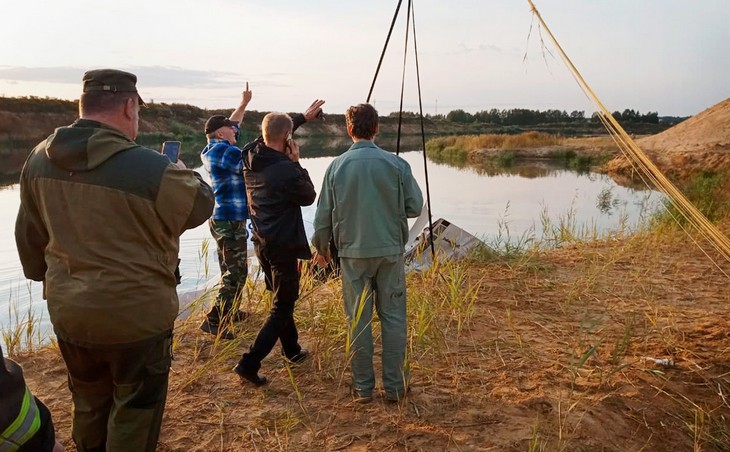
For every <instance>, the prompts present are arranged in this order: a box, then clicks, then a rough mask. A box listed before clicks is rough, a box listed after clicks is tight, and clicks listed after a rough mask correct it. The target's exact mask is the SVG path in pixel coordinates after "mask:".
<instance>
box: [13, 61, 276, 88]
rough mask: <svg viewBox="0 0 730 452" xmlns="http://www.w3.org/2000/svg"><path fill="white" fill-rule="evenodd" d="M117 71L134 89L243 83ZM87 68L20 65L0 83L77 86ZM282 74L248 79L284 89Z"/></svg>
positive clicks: (207, 75) (161, 71)
mask: <svg viewBox="0 0 730 452" xmlns="http://www.w3.org/2000/svg"><path fill="white" fill-rule="evenodd" d="M119 69H122V70H125V71H129V72H132V73H134V74H136V75H137V78H138V80H139V82H138V86H140V87H142V88H143V89H149V88H195V89H215V88H229V87H240V86H243V84H244V83H245V82H246V78H244V76H242V75H241V74H237V73H234V72H222V71H198V70H193V69H185V68H181V67H174V66H132V67H120V68H119ZM86 70H88V69H87V68H83V69H82V68H77V67H35V68H31V67H21V66H0V80H7V81H9V82H11V83H18V82H45V83H61V84H74V85H76V84H80V82H81V78H82V76H83V74H84V72H85V71H86ZM284 76H285V74H280V73H263V74H258V75H254V77H251V76H250V74H249V80H248V81H250V82H255V86H258V87H261V86H272V87H284V86H288V84H283V83H281V82H278V81H276V79H279V78H281V77H284Z"/></svg>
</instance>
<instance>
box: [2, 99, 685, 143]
mask: <svg viewBox="0 0 730 452" xmlns="http://www.w3.org/2000/svg"><path fill="white" fill-rule="evenodd" d="M231 111H232V108H229V109H226V110H208V109H203V108H199V107H196V106H194V105H187V104H166V103H158V102H148V104H147V107H146V108H143V109H142V111H141V112H140V136H142V137H148V138H151V139H162V140H164V139H171V137H181V136H187V137H196V138H197V139H199V140H202V141H204V136H203V134H202V130H203V125H204V123H205V120H206V119H207V118H208V117H209V116H210V115H213V114H230V112H231ZM264 114H265V112H258V111H256V110H250V111H248V112H247V113H246V121H245V122H244V124H243V130H242V133H244V135H245V136H249V137H255V136H256V135H258V134H259V133H260V132H259V126H260V124H261V120H262V118H263V116H264ZM325 115H326V122H320V121H316V122H313V123H308V124H307V125H306V126H305V127H303V128H302V129H301V130H300V131H299V132H298V134H299V135H307V136H321V137H326V136H343V137H347V130H346V127H345V117H344V115H343V114H342V113H340V114H333V113H332V112H327V111H325ZM398 116H399V113H398V112H393V113H390V114H388V115H386V116H382V117H381V119H380V136H381V137H387V136H390V135H393V136H395V135H396V134H398V129H399V121H398ZM613 116H614V117H615V118H616V119H617V120H618V121H619V122H620V123H621V124H622V125H623V126H624V128H626V130H627V131H628V132H629V133H634V134H644V135H646V134H654V133H658V132H661V131H662V130H664V129H666V128H668V127H670V126H672V125H673V124H676V123H677V122H680V121H681V120H683V119H686V118H673V117H660V116H659V114H658V113H657V112H647V113H641V112H639V111H636V110H633V109H626V110H624V111H622V112H619V111H616V112H614V113H613ZM76 117H78V101H71V100H62V99H54V98H47V97H46V98H42V97H36V96H29V97H0V142H7V141H9V140H19V139H25V140H31V139H37V138H40V137H43V136H47V134H48V133H50V131H52V130H53V129H54V128H55V127H59V126H62V125H66V124H70V123H71V122H73V120H74V119H75V118H76ZM424 119H425V121H424V122H425V132H426V134H427V135H429V136H441V135H471V134H494V133H497V134H499V133H503V134H519V133H522V132H526V131H539V132H546V133H552V134H558V135H563V136H591V135H602V134H605V133H606V131H605V129H604V127H603V125H602V124H601V123H600V121H599V119H598V117H597V115H596V114H593V115H592V116H590V117H586V114H585V112H583V111H573V112H571V113H568V112H566V111H561V110H544V111H541V110H530V109H524V108H513V109H507V110H499V109H496V108H492V109H490V110H482V111H479V112H476V113H469V112H467V111H464V110H462V109H458V110H453V111H450V112H449V113H448V114H446V115H430V114H427V115H425V117H424ZM420 132H421V128H420V121H419V119H418V114H417V113H414V112H403V121H402V133H403V135H420Z"/></svg>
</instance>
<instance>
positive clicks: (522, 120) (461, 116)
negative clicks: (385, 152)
mask: <svg viewBox="0 0 730 452" xmlns="http://www.w3.org/2000/svg"><path fill="white" fill-rule="evenodd" d="M397 115H398V113H397V112H395V113H391V115H390V116H397ZM403 115H404V116H409V117H417V116H418V114H417V113H413V112H403ZM612 116H613V117H614V118H615V119H616V120H617V121H620V122H622V123H632V124H660V123H662V124H669V125H672V124H677V123H679V122H682V121H683V120H685V119H687V117H676V116H659V113H658V112H656V111H650V112H647V113H641V112H639V111H637V110H634V109H629V108H627V109H626V110H624V111H623V112H620V111H614V112H613V113H612ZM425 117H426V118H429V119H442V120H446V121H450V122H455V123H458V124H473V123H482V124H499V125H504V126H531V125H538V124H571V123H585V122H592V123H596V124H599V123H600V119H599V118H598V113H593V114H592V115H591V117H590V118H586V114H585V111H578V110H574V111H572V112H570V113H568V112H567V111H565V110H562V111H561V110H545V111H540V110H529V109H525V108H513V109H509V110H499V109H497V108H492V109H491V110H482V111H479V112H476V113H473V114H472V113H469V112H467V111H464V110H461V109H459V110H451V111H450V112H449V113H448V114H446V115H429V114H426V115H425Z"/></svg>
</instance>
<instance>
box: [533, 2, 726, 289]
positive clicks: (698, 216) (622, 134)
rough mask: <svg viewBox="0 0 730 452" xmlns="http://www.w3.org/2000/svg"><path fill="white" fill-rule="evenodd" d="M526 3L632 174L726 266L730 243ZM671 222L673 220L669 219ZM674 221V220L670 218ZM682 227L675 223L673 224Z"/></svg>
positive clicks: (718, 266)
mask: <svg viewBox="0 0 730 452" xmlns="http://www.w3.org/2000/svg"><path fill="white" fill-rule="evenodd" d="M527 1H528V2H529V3H530V8H531V10H532V13H533V14H534V15H535V17H537V19H538V20H539V21H540V24H541V25H542V27H543V28H544V29H545V31H546V32H547V34H548V36H550V40H551V41H552V42H553V44H554V45H555V47H556V48H557V50H558V52H559V53H560V56H561V58H562V59H563V62H565V64H566V65H567V66H568V69H570V72H571V73H572V75H573V78H574V79H575V81H576V82H577V83H578V85H579V86H580V88H581V89H582V90H583V92H584V93H585V94H586V96H587V97H588V98H589V99H590V100H592V101H593V103H594V104H595V105H596V107H597V108H598V118H599V119H600V120H601V122H602V123H603V125H604V126H605V127H606V130H608V133H609V134H610V135H611V138H613V140H614V142H615V143H616V145H617V146H618V147H619V149H621V152H622V153H623V154H624V155H625V156H626V158H627V159H628V160H629V162H630V163H631V165H632V167H633V168H634V170H635V171H636V172H637V173H638V174H639V175H640V177H641V179H642V180H643V181H644V183H645V184H647V185H649V186H653V187H656V188H657V189H658V190H659V191H661V192H662V193H664V194H665V195H666V196H667V198H668V199H669V202H670V203H671V204H672V205H673V206H674V207H675V208H676V209H677V211H678V212H679V213H680V215H681V216H682V217H683V218H684V219H685V220H686V221H687V222H688V223H689V224H690V225H692V226H693V227H694V228H695V229H697V231H699V232H700V234H702V236H703V237H704V238H705V239H707V240H708V241H709V242H710V243H711V244H712V246H713V247H714V248H715V249H716V250H717V251H718V252H719V253H720V254H721V255H722V257H724V258H725V260H726V261H728V262H730V240H728V238H727V236H725V235H724V234H723V233H722V232H721V231H720V230H719V229H718V228H717V227H716V226H715V225H714V224H712V223H711V222H710V221H709V220H708V219H707V218H706V217H705V216H704V215H703V214H702V212H700V211H699V210H698V209H697V208H696V207H695V206H694V205H693V204H692V203H691V202H690V201H689V200H688V199H687V198H686V197H685V196H684V195H683V194H682V192H681V191H679V189H677V187H675V186H674V184H672V183H671V182H670V181H669V179H667V178H666V177H665V176H664V174H662V172H661V171H659V168H657V167H656V165H654V163H653V162H652V161H651V160H650V159H649V157H648V156H647V155H646V154H645V153H644V152H643V151H642V150H641V149H640V148H639V146H638V145H637V144H636V143H635V142H634V140H633V139H632V138H631V137H630V136H629V134H628V133H626V131H625V130H624V129H623V128H622V127H621V125H620V124H619V123H618V121H616V119H615V118H614V117H613V115H611V113H610V112H609V111H608V110H607V109H606V107H605V106H604V105H603V103H602V102H601V101H600V100H599V99H598V96H596V94H595V93H594V92H593V90H592V89H591V87H590V86H588V83H586V81H585V79H583V76H582V75H581V74H580V72H578V69H576V67H575V66H574V65H573V62H572V61H570V58H568V55H567V54H566V53H565V52H564V51H563V48H562V47H561V46H560V44H559V43H558V41H557V39H555V36H554V35H553V33H552V32H551V31H550V28H549V27H548V26H547V24H546V23H545V21H544V20H543V19H542V16H541V15H540V13H539V12H538V11H537V8H535V4H534V3H532V0H527ZM673 218H674V217H673ZM674 219H675V221H677V220H678V219H677V218H674ZM677 223H678V224H680V227H681V226H682V225H681V223H680V222H679V221H677ZM682 229H683V230H684V231H685V233H687V235H688V236H689V237H690V238H691V239H692V240H693V241H694V242H695V244H696V245H697V246H698V247H699V248H700V249H701V250H702V252H703V253H705V255H706V256H707V257H708V258H709V259H710V260H711V261H712V262H713V263H714V264H715V266H717V268H718V269H719V270H720V272H722V273H723V274H724V275H725V276H726V277H728V278H730V276H728V274H727V273H726V272H725V271H724V270H723V269H722V268H721V267H720V265H719V263H718V262H717V261H715V259H713V258H712V257H711V256H710V255H709V254H708V253H707V251H705V250H704V249H703V248H702V246H701V245H700V244H699V243H698V242H697V241H696V240H695V239H694V238H693V237H692V236H691V235H690V234H689V232H688V231H687V230H686V229H685V228H684V227H682Z"/></svg>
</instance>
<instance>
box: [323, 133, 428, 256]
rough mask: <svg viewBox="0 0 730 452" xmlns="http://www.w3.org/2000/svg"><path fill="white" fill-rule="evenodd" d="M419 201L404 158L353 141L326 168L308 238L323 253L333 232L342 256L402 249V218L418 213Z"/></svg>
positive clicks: (405, 234)
mask: <svg viewBox="0 0 730 452" xmlns="http://www.w3.org/2000/svg"><path fill="white" fill-rule="evenodd" d="M422 207H423V195H422V194H421V189H420V188H419V187H418V183H417V182H416V180H415V179H414V178H413V174H412V173H411V167H410V165H409V164H408V162H406V161H405V160H403V159H402V158H400V157H398V156H396V155H395V154H392V153H390V152H387V151H384V150H382V149H380V148H379V147H378V146H376V145H375V144H374V143H373V142H372V141H360V142H357V143H354V144H353V145H352V146H351V147H350V149H348V150H347V152H345V153H344V154H342V155H340V156H339V157H337V158H336V159H335V160H334V161H332V163H331V164H330V166H329V167H328V168H327V172H326V173H325V176H324V181H323V182H322V190H321V191H320V197H319V201H318V203H317V213H316V214H315V218H314V236H313V237H312V244H313V245H314V247H315V248H317V252H319V253H320V254H327V252H328V250H329V242H330V238H332V237H334V241H335V245H336V246H337V249H338V251H339V256H340V257H346V258H370V257H380V256H390V255H393V254H399V253H403V252H404V251H405V244H406V241H407V240H408V221H407V218H414V217H417V216H418V215H420V213H421V209H422Z"/></svg>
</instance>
